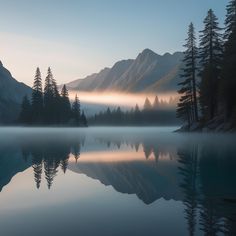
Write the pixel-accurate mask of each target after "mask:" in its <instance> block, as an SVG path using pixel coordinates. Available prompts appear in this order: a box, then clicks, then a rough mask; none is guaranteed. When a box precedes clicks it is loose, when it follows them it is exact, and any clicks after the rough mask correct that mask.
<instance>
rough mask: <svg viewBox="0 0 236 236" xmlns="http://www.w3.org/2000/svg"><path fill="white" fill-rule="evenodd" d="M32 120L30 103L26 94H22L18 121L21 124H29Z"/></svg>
mask: <svg viewBox="0 0 236 236" xmlns="http://www.w3.org/2000/svg"><path fill="white" fill-rule="evenodd" d="M31 121H32V112H31V104H30V101H29V99H28V97H27V96H24V98H23V101H22V104H21V111H20V116H19V122H20V123H22V124H27V125H28V124H30V123H31Z"/></svg>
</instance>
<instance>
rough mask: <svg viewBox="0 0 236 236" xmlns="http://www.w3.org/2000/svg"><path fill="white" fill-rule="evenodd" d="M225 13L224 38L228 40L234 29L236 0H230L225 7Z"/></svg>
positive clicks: (235, 25) (235, 23)
mask: <svg viewBox="0 0 236 236" xmlns="http://www.w3.org/2000/svg"><path fill="white" fill-rule="evenodd" d="M226 10H227V15H226V19H225V35H224V38H225V39H226V40H229V37H230V35H231V34H232V33H233V31H235V30H236V29H235V27H236V0H231V1H230V2H229V4H228V5H227V7H226Z"/></svg>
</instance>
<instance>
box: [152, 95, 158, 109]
mask: <svg viewBox="0 0 236 236" xmlns="http://www.w3.org/2000/svg"><path fill="white" fill-rule="evenodd" d="M152 107H153V109H154V110H157V109H158V108H159V99H158V97H157V96H156V97H155V99H154V103H153V106H152Z"/></svg>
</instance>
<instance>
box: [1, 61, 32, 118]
mask: <svg viewBox="0 0 236 236" xmlns="http://www.w3.org/2000/svg"><path fill="white" fill-rule="evenodd" d="M31 91H32V89H31V88H30V87H28V86H27V85H25V84H24V83H21V82H18V81H17V80H16V79H15V78H13V76H12V75H11V73H10V71H9V70H7V69H6V68H5V67H4V66H3V63H2V62H1V61H0V123H11V122H13V121H15V120H16V119H17V117H18V115H19V112H20V104H21V102H22V99H23V97H24V96H25V95H28V96H30V94H31Z"/></svg>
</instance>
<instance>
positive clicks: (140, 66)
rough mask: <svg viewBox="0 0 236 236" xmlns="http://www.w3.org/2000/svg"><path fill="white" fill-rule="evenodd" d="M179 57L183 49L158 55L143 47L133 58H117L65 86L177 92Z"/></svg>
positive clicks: (82, 88)
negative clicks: (115, 60)
mask: <svg viewBox="0 0 236 236" xmlns="http://www.w3.org/2000/svg"><path fill="white" fill-rule="evenodd" d="M182 59H183V53H182V52H174V53H172V54H171V53H165V54H163V55H159V54H157V53H155V52H154V51H152V50H151V49H148V48H146V49H144V50H143V51H142V52H141V53H139V54H138V56H137V57H136V58H135V59H126V60H120V61H118V62H116V63H115V64H114V65H113V66H112V67H111V68H107V67H105V68H104V69H102V70H101V71H100V72H98V73H94V74H91V75H89V76H87V77H85V78H83V79H77V80H74V81H72V82H70V83H67V84H66V85H67V86H68V88H69V89H71V90H80V91H119V92H167V91H176V89H177V84H178V82H179V81H178V78H179V75H180V69H181V64H182Z"/></svg>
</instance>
